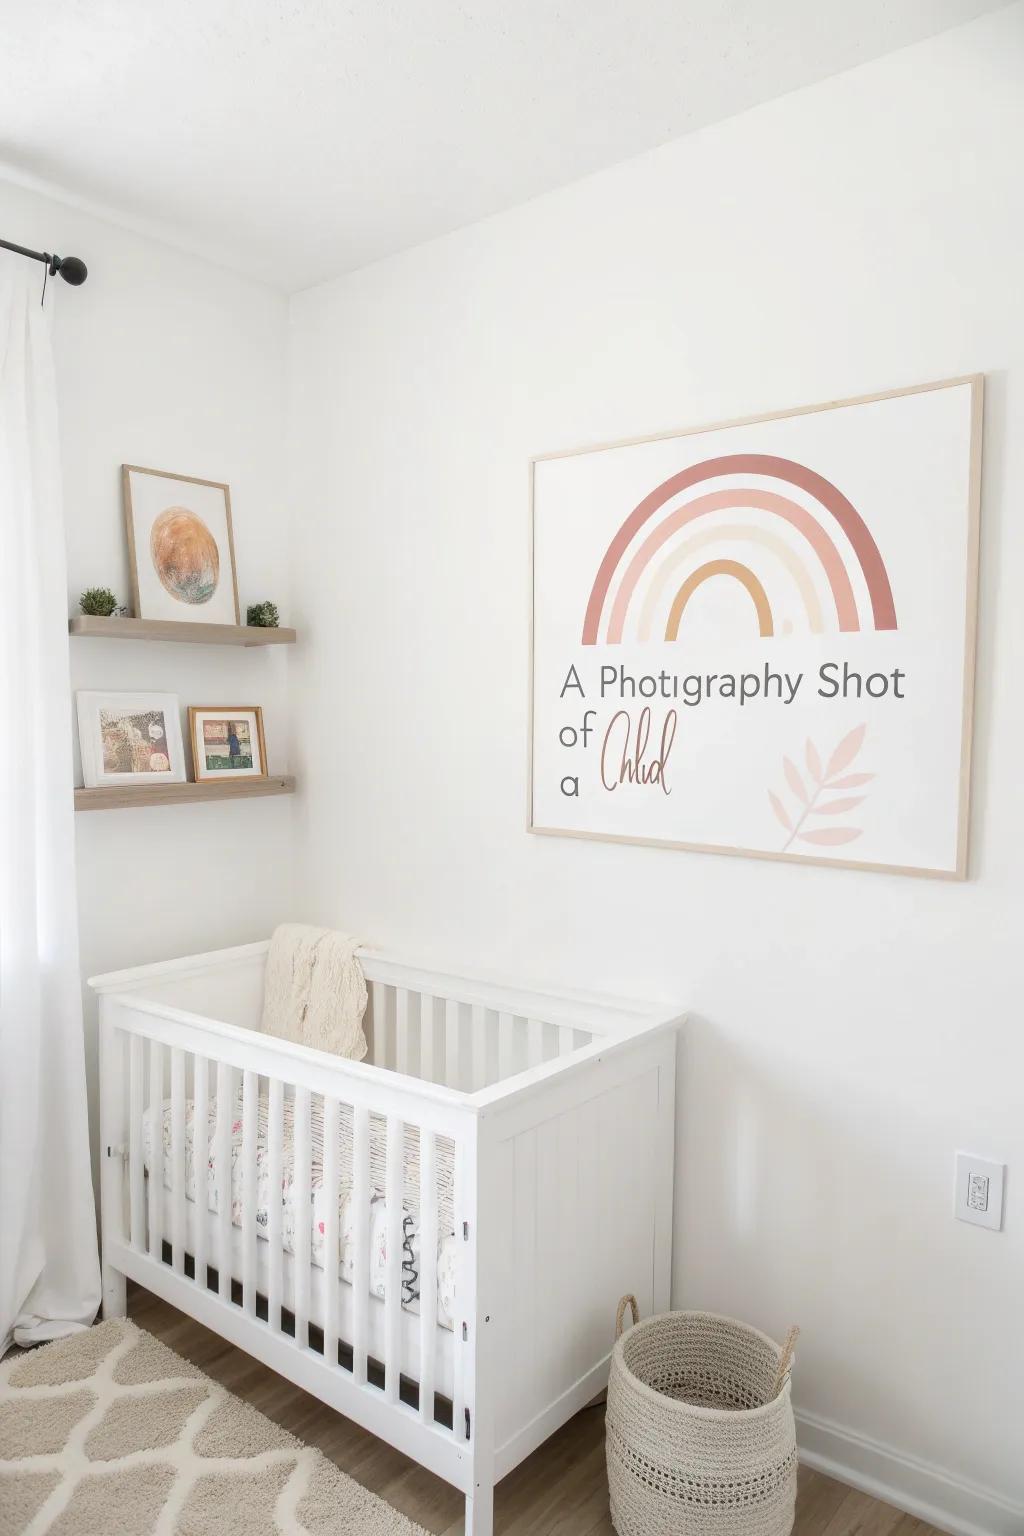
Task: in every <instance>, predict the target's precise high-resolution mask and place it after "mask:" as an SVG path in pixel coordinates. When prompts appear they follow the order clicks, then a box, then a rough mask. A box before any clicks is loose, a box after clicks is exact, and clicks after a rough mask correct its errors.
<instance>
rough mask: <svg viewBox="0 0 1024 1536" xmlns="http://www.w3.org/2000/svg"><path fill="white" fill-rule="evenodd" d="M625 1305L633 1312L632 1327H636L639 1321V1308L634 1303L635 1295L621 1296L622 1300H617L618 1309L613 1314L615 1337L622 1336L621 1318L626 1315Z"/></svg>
mask: <svg viewBox="0 0 1024 1536" xmlns="http://www.w3.org/2000/svg"><path fill="white" fill-rule="evenodd" d="M627 1307H629V1308H630V1310H631V1311H632V1313H633V1327H634V1328H635V1327H636V1325H637V1323H638V1322H639V1321H640V1308H639V1307H638V1306H637V1304H636V1297H635V1296H623V1298H622V1300H621V1301H620V1302H619V1309H618V1311H617V1312H616V1314H615V1337H616V1338H617V1339H619V1338H621V1337H622V1319H623V1318H624V1317H625V1315H626V1308H627Z"/></svg>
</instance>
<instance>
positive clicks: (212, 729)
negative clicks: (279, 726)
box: [188, 704, 269, 784]
mask: <svg viewBox="0 0 1024 1536" xmlns="http://www.w3.org/2000/svg"><path fill="white" fill-rule="evenodd" d="M188 734H189V741H190V743H191V746H192V772H193V776H194V778H195V781H196V783H197V784H204V783H210V782H212V781H214V780H217V781H219V782H221V783H227V782H229V781H232V780H233V781H238V780H243V779H265V778H268V777H269V773H268V769H267V744H266V739H265V737H264V734H263V710H262V709H261V708H260V706H259V705H258V704H190V705H189V707H188Z"/></svg>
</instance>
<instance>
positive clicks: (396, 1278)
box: [384, 1115, 405, 1403]
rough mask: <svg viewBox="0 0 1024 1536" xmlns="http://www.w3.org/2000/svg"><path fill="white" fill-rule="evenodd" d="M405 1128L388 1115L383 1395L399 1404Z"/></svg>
mask: <svg viewBox="0 0 1024 1536" xmlns="http://www.w3.org/2000/svg"><path fill="white" fill-rule="evenodd" d="M404 1132H405V1127H404V1125H403V1123H402V1121H401V1120H399V1119H398V1117H397V1115H389V1116H388V1138H387V1146H388V1161H387V1174H386V1190H385V1196H386V1201H387V1261H386V1266H385V1280H384V1396H385V1397H386V1398H387V1399H388V1402H391V1403H397V1402H398V1387H399V1379H400V1376H401V1370H402V1359H401V1336H402V1335H401V1327H402V1256H403V1246H402V1236H403V1233H402V1227H403V1223H402V1216H403V1214H404V1213H403V1210H402V1192H403V1187H404V1177H403V1176H404V1171H405V1170H404V1167H403V1163H404V1155H403V1151H404V1149H403V1136H404Z"/></svg>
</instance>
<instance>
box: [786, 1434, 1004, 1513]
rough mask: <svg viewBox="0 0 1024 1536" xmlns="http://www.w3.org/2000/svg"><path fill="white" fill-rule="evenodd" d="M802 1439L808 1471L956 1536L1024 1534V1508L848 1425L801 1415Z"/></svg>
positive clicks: (803, 1462)
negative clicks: (833, 1480) (820, 1474)
mask: <svg viewBox="0 0 1024 1536" xmlns="http://www.w3.org/2000/svg"><path fill="white" fill-rule="evenodd" d="M796 1438H797V1444H798V1446H799V1448H800V1461H801V1463H802V1464H803V1465H804V1466H805V1467H811V1468H813V1470H814V1471H815V1472H824V1473H826V1474H827V1475H828V1476H829V1477H835V1478H838V1479H839V1481H840V1482H843V1483H849V1485H850V1487H851V1488H858V1489H860V1490H861V1492H863V1493H869V1494H871V1496H872V1497H873V1498H876V1499H881V1500H883V1501H884V1502H885V1503H886V1504H895V1506H896V1507H897V1509H903V1510H906V1512H907V1513H908V1514H910V1515H914V1516H916V1517H917V1518H918V1519H919V1520H926V1521H927V1522H928V1523H929V1524H930V1525H935V1526H938V1528H939V1530H942V1531H949V1532H950V1533H951V1536H1022V1533H1024V1505H1021V1504H1010V1503H1007V1501H1006V1500H1005V1499H1001V1498H1000V1497H999V1496H998V1495H997V1494H992V1493H989V1492H988V1491H987V1490H986V1489H984V1488H979V1487H978V1486H977V1484H975V1483H968V1482H963V1481H961V1480H960V1479H959V1478H955V1477H951V1476H950V1475H949V1474H948V1473H947V1472H943V1471H942V1470H941V1468H939V1467H934V1466H931V1465H930V1464H929V1463H928V1462H926V1461H918V1460H917V1458H916V1457H913V1456H907V1455H905V1454H904V1453H903V1452H902V1451H896V1450H893V1449H892V1447H890V1446H887V1445H882V1444H881V1443H880V1442H879V1441H877V1440H871V1439H869V1438H868V1436H866V1435H859V1434H856V1433H855V1432H854V1431H853V1430H851V1429H847V1428H845V1427H844V1426H843V1425H842V1424H833V1423H831V1422H830V1420H828V1419H821V1418H818V1416H817V1415H816V1414H813V1413H797V1415H796Z"/></svg>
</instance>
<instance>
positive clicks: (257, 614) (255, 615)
mask: <svg viewBox="0 0 1024 1536" xmlns="http://www.w3.org/2000/svg"><path fill="white" fill-rule="evenodd" d="M245 622H246V623H247V624H248V625H249V626H250V627H251V628H253V629H277V627H278V625H279V624H280V622H281V620H280V616H279V615H278V611H277V604H276V603H250V604H249V607H248V608H247V609H246V610H245Z"/></svg>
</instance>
